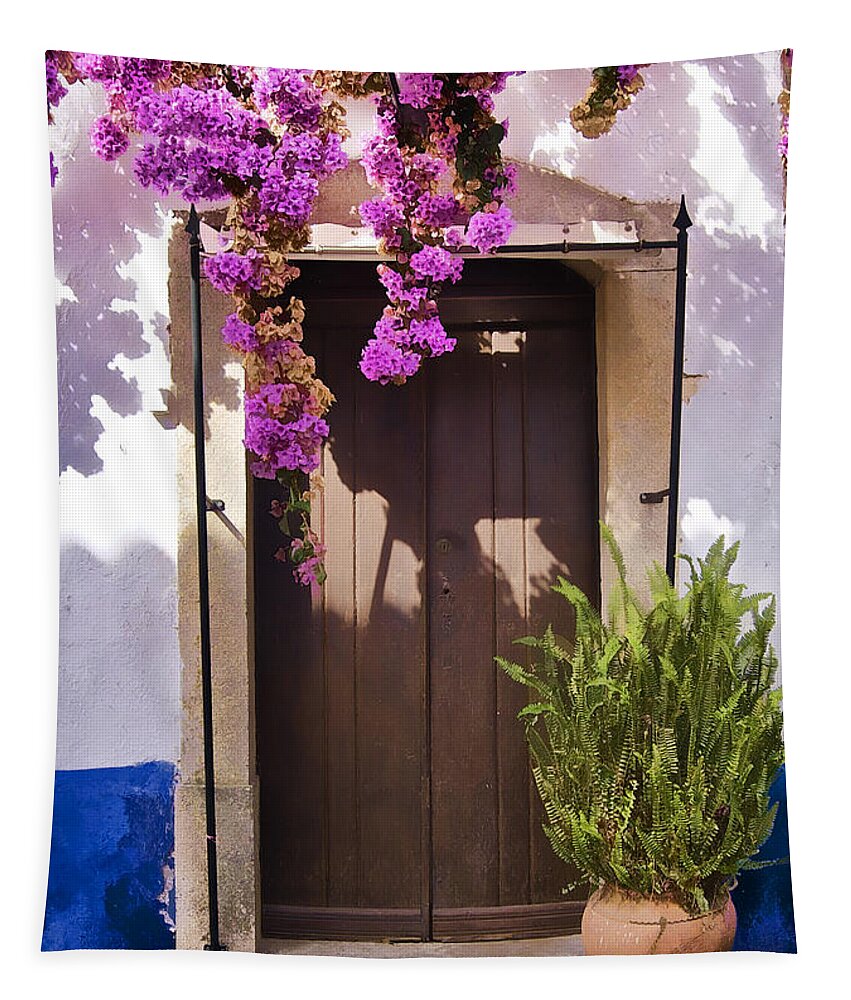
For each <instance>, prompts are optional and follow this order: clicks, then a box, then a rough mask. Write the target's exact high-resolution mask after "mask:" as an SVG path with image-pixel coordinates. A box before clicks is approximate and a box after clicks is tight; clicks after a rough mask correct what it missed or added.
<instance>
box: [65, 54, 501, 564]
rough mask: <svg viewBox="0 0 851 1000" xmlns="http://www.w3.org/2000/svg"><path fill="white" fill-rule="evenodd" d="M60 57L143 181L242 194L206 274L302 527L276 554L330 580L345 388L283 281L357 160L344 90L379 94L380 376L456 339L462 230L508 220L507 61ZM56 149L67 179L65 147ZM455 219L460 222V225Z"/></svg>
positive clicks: (164, 187) (105, 133) (107, 152)
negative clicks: (326, 445)
mask: <svg viewBox="0 0 851 1000" xmlns="http://www.w3.org/2000/svg"><path fill="white" fill-rule="evenodd" d="M46 74H47V103H48V118H49V119H51V118H52V111H53V109H54V108H55V107H57V106H58V105H59V103H60V102H61V101H62V99H63V98H64V97H65V95H66V94H67V93H68V90H69V88H70V87H71V86H72V85H73V84H75V83H77V82H80V81H91V82H92V83H96V84H99V85H100V86H101V87H102V88H103V91H104V94H105V96H106V111H105V113H104V114H103V115H101V116H100V117H99V118H98V119H97V120H96V121H95V122H93V124H92V127H91V131H90V144H91V148H92V151H93V152H94V153H95V154H96V155H97V156H99V157H100V158H101V159H103V160H106V161H113V160H116V159H118V158H119V157H121V156H122V155H124V154H125V153H126V152H127V151H128V150H130V149H131V147H132V149H133V157H134V159H133V171H134V174H135V176H136V179H137V180H138V181H139V183H140V184H141V185H142V186H144V187H151V188H153V189H155V190H156V191H158V192H160V193H161V194H172V193H177V194H178V195H179V196H181V197H182V198H184V199H185V200H186V201H187V202H194V201H196V200H212V201H213V202H217V201H224V202H229V208H228V211H227V216H226V222H225V229H224V234H223V238H224V242H223V245H222V247H221V248H220V249H219V250H218V251H217V252H216V253H215V254H213V255H211V256H210V257H209V258H208V259H207V260H206V263H205V273H206V276H207V278H208V280H209V281H210V283H211V284H212V285H213V286H214V287H215V288H217V289H218V290H219V291H221V292H223V293H225V294H227V295H230V296H232V297H233V299H234V301H235V309H234V311H233V312H232V313H231V314H230V315H229V316H228V317H227V319H226V321H225V324H224V326H223V328H222V337H223V339H224V341H225V343H227V344H228V345H229V346H230V347H231V348H232V349H233V350H234V351H236V352H237V353H238V354H239V355H240V357H241V359H242V362H243V365H244V368H245V445H246V448H247V449H248V450H249V451H250V452H252V453H253V455H254V460H253V461H252V463H251V466H250V467H251V471H252V473H253V474H254V475H255V476H258V477H261V478H267V479H275V480H277V481H278V482H279V483H280V485H281V487H282V489H283V491H284V493H283V496H282V498H280V499H277V500H275V501H274V503H273V504H272V508H271V510H270V514H272V516H274V517H275V518H276V519H277V520H278V523H279V525H280V527H281V530H282V531H283V532H284V534H286V535H287V536H289V538H290V542H289V545H288V546H282V547H281V548H279V549H278V551H277V552H276V554H275V555H276V558H278V559H280V560H282V561H289V562H290V563H292V565H293V569H294V574H295V577H296V579H297V580H298V581H299V582H300V583H303V584H310V583H312V582H316V583H322V582H323V580H324V578H325V569H324V566H323V562H322V557H323V554H324V547H323V545H322V543H321V541H320V539H319V538H318V536H317V534H316V533H315V531H314V530H313V528H312V526H311V521H310V511H311V501H312V500H313V499H315V497H316V495H317V493H318V491H320V490H321V489H322V480H321V476H320V475H319V472H318V469H319V463H320V455H321V447H322V443H323V441H324V440H325V439H326V438H327V436H328V424H327V422H326V420H325V415H326V413H327V411H328V408H329V407H330V405H331V403H332V402H333V398H334V397H333V395H332V394H331V392H330V390H329V389H328V388H327V387H326V386H325V385H324V384H323V383H322V381H321V380H320V379H318V378H317V377H316V365H315V361H314V359H313V358H311V357H310V356H309V355H307V354H306V352H305V351H304V350H303V349H302V347H301V341H302V336H303V330H302V321H303V319H304V305H303V303H302V302H301V301H300V300H299V299H297V298H296V297H295V296H287V294H286V289H287V288H288V286H289V285H290V284H291V283H292V282H293V281H294V280H295V279H296V278H297V277H298V274H299V272H298V269H297V268H295V267H293V266H292V265H290V264H289V262H288V255H289V254H292V253H294V252H297V251H298V250H301V249H302V248H303V247H304V246H305V245H306V244H307V243H308V242H309V239H310V229H309V219H310V217H311V214H312V210H313V207H314V205H315V203H316V199H317V197H318V194H319V190H320V186H321V184H322V182H323V181H324V180H325V179H327V178H328V177H330V176H331V175H332V174H334V173H336V172H338V171H339V170H341V169H343V168H344V167H345V166H346V164H347V158H346V155H345V153H344V152H343V149H342V140H343V138H344V137H345V135H346V134H347V132H346V129H345V124H344V123H345V112H344V109H343V107H342V105H341V104H340V103H339V101H338V100H337V99H336V98H338V97H365V96H367V95H370V94H371V95H375V97H376V100H377V103H378V126H379V127H378V133H377V135H376V136H375V138H374V139H373V140H372V141H371V143H370V144H369V145H368V149H367V152H366V153H365V155H364V168H365V170H366V172H367V176H368V177H369V179H370V181H371V182H372V183H374V184H376V185H377V186H378V187H379V188H380V189H381V190H382V192H383V196H382V197H381V198H379V199H375V200H374V201H372V202H369V203H367V204H366V205H364V206H362V208H361V214H362V217H363V219H364V221H365V222H366V223H367V224H368V225H370V226H372V228H373V230H374V231H375V233H376V235H377V236H378V238H379V240H380V242H381V249H383V250H384V251H385V252H386V253H387V254H389V255H390V256H391V257H392V258H393V259H392V260H391V261H390V262H388V263H386V264H383V265H381V266H380V268H379V274H380V277H381V280H382V283H383V284H384V286H385V288H386V289H387V293H388V298H389V300H390V305H389V306H388V308H387V310H385V314H384V316H382V317H381V319H380V320H379V322H378V323H377V324H376V330H375V337H374V339H373V340H371V341H370V342H369V344H367V346H366V348H365V349H364V354H363V357H362V360H361V369H362V371H363V372H364V374H365V375H366V376H367V377H368V378H373V379H376V380H378V381H382V382H390V381H392V382H403V381H404V380H405V378H407V377H408V376H409V375H411V374H413V373H414V372H415V371H416V370H417V368H418V367H419V365H420V362H421V360H422V358H424V357H430V356H436V355H439V354H441V353H443V352H445V351H447V350H451V349H452V348H453V347H454V340H453V338H451V337H448V336H447V335H446V331H445V330H444V328H443V326H442V324H441V322H440V319H439V316H438V312H437V297H438V295H439V292H440V288H441V287H442V285H443V283H444V282H445V281H457V280H458V279H459V278H460V276H461V270H462V260H461V257H460V255H459V254H458V252H457V249H458V246H459V244H460V242H461V241H462V240H464V241H466V243H467V244H468V245H470V246H472V247H474V248H475V249H478V250H479V251H480V252H485V253H486V252H490V251H492V250H494V249H495V248H496V247H497V246H499V245H501V244H502V243H504V242H505V240H506V239H507V237H508V234H509V233H510V231H511V227H512V221H511V214H510V212H509V210H508V209H507V207H506V206H505V205H504V204H503V202H504V199H505V198H507V197H508V196H510V194H511V193H512V192H513V189H514V174H513V168H512V167H511V166H510V165H509V164H505V163H503V161H502V157H501V154H500V148H499V146H500V142H501V141H502V139H503V138H504V136H505V133H506V129H507V122H502V123H499V122H497V121H496V119H495V117H494V115H493V111H494V104H493V95H494V94H496V93H499V92H500V91H501V90H502V89H503V88H504V86H505V82H506V80H507V78H508V77H509V76H510V75H511V74H509V73H481V74H459V75H452V74H446V75H440V76H435V75H430V74H403V75H401V76H400V79H399V85H398V91H394V89H393V87H392V78H391V77H389V76H388V75H386V74H377V73H344V72H336V71H317V72H312V71H309V70H276V69H265V70H264V69H256V68H253V67H248V66H222V65H217V64H210V63H187V62H171V61H167V60H153V59H128V58H119V57H113V56H96V55H90V54H86V53H71V52H56V51H50V52H48V53H47V54H46ZM50 165H51V183H55V180H56V176H57V168H56V166H55V164H54V161H53V157H52V155H51V161H50ZM452 224H456V225H457V226H463V227H464V231H463V232H462V230H461V229H460V228H456V229H452V230H449V229H448V227H449V226H451V225H452ZM306 479H308V482H307V483H306V482H305V480H306ZM293 522H295V523H293Z"/></svg>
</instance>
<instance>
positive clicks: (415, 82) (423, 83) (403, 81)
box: [397, 73, 443, 108]
mask: <svg viewBox="0 0 851 1000" xmlns="http://www.w3.org/2000/svg"><path fill="white" fill-rule="evenodd" d="M397 80H398V82H399V100H400V101H401V102H402V103H403V104H408V105H410V106H411V107H412V108H427V107H428V106H429V105H430V104H435V103H436V102H437V101H438V100H439V99H440V95H441V91H442V90H443V81H442V80H441V79H440V77H437V76H435V75H434V74H433V73H399V74H398V76H397Z"/></svg>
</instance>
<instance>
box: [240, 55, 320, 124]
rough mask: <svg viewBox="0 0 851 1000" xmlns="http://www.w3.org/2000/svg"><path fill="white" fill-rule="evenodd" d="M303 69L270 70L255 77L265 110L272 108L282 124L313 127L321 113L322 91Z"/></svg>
mask: <svg viewBox="0 0 851 1000" xmlns="http://www.w3.org/2000/svg"><path fill="white" fill-rule="evenodd" d="M309 77H310V71H309V70H303V69H267V70H265V71H262V72H258V73H257V74H256V75H255V80H254V98H255V100H256V101H257V105H258V107H260V108H263V109H264V110H265V109H266V108H271V109H272V110H274V112H275V117H276V118H277V119H278V121H279V122H280V123H281V125H288V126H296V127H300V128H304V129H314V128H316V126H317V124H318V123H319V119H320V117H321V115H322V91H321V90H319V88H318V87H315V86H314V85H313V84H312V83H311V81H310V79H309Z"/></svg>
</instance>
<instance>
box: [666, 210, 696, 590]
mask: <svg viewBox="0 0 851 1000" xmlns="http://www.w3.org/2000/svg"><path fill="white" fill-rule="evenodd" d="M691 225H692V221H691V219H690V218H689V214H688V211H687V210H686V199H685V195H683V196H682V198H681V199H680V210H679V212H677V217H676V219H675V220H674V228H675V229H676V230H677V243H676V246H677V286H676V300H675V302H676V304H675V307H674V364H673V383H672V386H671V462H670V471H669V474H668V489H669V493H668V543H667V547H666V551H665V572H666V573H667V574H668V579H669V580H670V581H671V583H674V582H675V574H676V558H677V528H678V525H679V517H678V515H679V500H680V431H681V428H682V420H683V359H684V355H685V340H686V278H687V270H686V268H687V263H688V231H689V227H690V226H691Z"/></svg>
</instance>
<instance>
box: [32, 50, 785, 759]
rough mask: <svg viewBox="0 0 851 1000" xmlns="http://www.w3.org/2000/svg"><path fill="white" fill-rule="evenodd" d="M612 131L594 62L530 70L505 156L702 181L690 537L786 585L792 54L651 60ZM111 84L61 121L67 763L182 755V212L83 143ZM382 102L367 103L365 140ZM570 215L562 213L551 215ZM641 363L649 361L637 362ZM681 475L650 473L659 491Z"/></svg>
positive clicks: (624, 189)
mask: <svg viewBox="0 0 851 1000" xmlns="http://www.w3.org/2000/svg"><path fill="white" fill-rule="evenodd" d="M645 77H646V80H647V87H646V88H645V89H644V90H643V91H642V92H641V93H640V94H639V95H638V97H637V99H636V100H635V102H634V105H633V107H632V108H631V109H629V110H627V111H625V112H623V113H621V115H620V116H619V118H618V121H617V123H616V125H615V127H614V129H613V131H612V132H611V133H610V134H609V135H606V136H603V137H601V138H599V139H596V140H586V139H584V138H582V137H581V136H579V135H578V134H577V133H575V132H574V131H573V129H572V127H571V126H570V124H569V121H568V112H569V110H570V108H571V107H572V106H573V104H575V103H576V101H577V100H579V99H580V98H581V97H582V95H583V93H584V90H585V87H586V83H587V80H588V72H587V71H584V70H583V71H563V72H553V73H534V74H529V75H527V76H524V77H520V78H516V79H514V80H512V81H511V83H510V84H509V88H508V90H507V91H506V93H505V94H503V95H502V96H501V97H500V98H499V111H500V113H501V114H503V115H504V116H507V117H508V118H509V119H510V125H511V128H510V134H509V138H508V140H507V143H506V150H505V151H506V152H507V154H508V155H509V156H510V157H512V158H515V159H520V160H528V161H530V162H532V163H535V164H537V165H539V166H543V167H548V168H550V169H553V170H557V171H560V172H562V173H563V174H565V175H566V176H569V177H574V178H577V179H580V180H583V181H585V182H586V183H589V184H591V185H593V186H595V187H598V188H600V189H603V190H605V191H607V192H609V193H612V194H615V195H620V196H625V197H629V198H630V199H634V200H638V201H663V200H665V201H671V200H673V201H675V200H677V199H678V198H679V196H680V194H682V193H684V194H685V195H686V198H687V201H688V205H689V209H690V212H691V215H692V218H693V219H694V222H695V225H694V227H693V228H692V230H691V247H690V261H689V263H690V267H689V270H690V280H689V289H688V316H687V345H686V371H687V372H688V373H690V374H694V375H700V376H703V377H702V378H700V379H699V380H696V383H697V391H696V392H695V394H694V396H693V397H692V398H691V401H690V402H689V403H688V405H687V406H686V408H685V413H684V422H683V440H682V485H681V513H682V514H683V519H682V525H681V530H682V539H683V550H684V551H687V552H690V553H693V554H698V555H699V554H702V553H703V551H705V549H706V546H707V545H708V544H709V542H710V541H712V540H713V539H714V538H715V536H716V535H717V534H719V533H720V532H722V531H723V532H724V533H725V534H727V536H728V537H729V538H731V539H732V538H738V539H740V540H741V541H742V552H741V556H740V561H739V564H738V570H737V574H738V577H739V579H740V580H742V581H743V582H745V583H746V584H747V585H748V586H749V587H750V588H752V589H754V590H770V591H775V592H776V591H777V590H778V588H779V564H778V525H779V516H778V501H779V494H778V473H779V457H780V361H781V331H782V323H781V316H782V305H783V296H782V284H783V206H782V177H781V172H780V164H779V159H778V157H777V155H776V152H775V148H774V147H775V143H776V141H777V137H778V127H779V110H778V108H777V105H776V98H777V95H778V93H779V90H780V73H779V67H778V60H777V53H767V54H763V55H758V56H743V57H739V58H731V59H723V60H712V61H706V62H701V63H693V64H679V63H677V64H669V65H654V66H652V67H650V68H649V69H648V70H646V71H645ZM97 107H99V97H98V94H97V90H96V88H91V89H89V88H87V87H81V86H76V87H74V88H73V89H72V91H71V93H70V95H69V96H68V97H67V98H66V100H65V102H64V103H63V104H62V106H61V107H60V109H59V111H58V113H57V116H56V118H57V121H56V124H55V125H54V126H53V127H52V133H51V134H52V140H51V141H52V148H53V149H54V154H55V157H56V161H57V165H58V166H59V169H60V175H59V179H58V181H57V184H56V188H55V190H54V212H55V222H56V253H57V302H58V310H59V312H58V316H59V384H60V410H59V413H60V456H61V458H62V463H63V471H62V474H61V491H60V496H61V526H62V529H61V530H62V538H61V542H62V580H61V590H60V608H61V641H60V685H59V688H60V698H59V735H58V746H57V767H58V768H62V769H72V768H88V767H103V766H119V765H125V764H131V763H137V762H139V761H144V760H166V761H175V760H176V759H177V753H178V743H179V700H178V677H179V653H178V645H177V631H176V567H175V558H176V549H177V538H176V534H177V520H176V502H177V490H176V486H175V456H176V451H177V441H176V435H177V434H179V433H182V432H181V431H179V430H173V429H168V428H167V427H163V426H162V425H161V424H160V423H159V422H158V421H157V419H156V418H155V417H154V416H153V413H154V412H155V411H158V410H162V409H163V408H164V407H163V401H162V397H161V390H165V389H167V388H168V386H169V384H170V373H169V362H168V355H167V336H168V334H167V323H168V298H167V288H166V280H167V246H168V237H169V232H170V225H171V223H170V222H169V220H168V212H167V209H168V205H166V204H164V203H161V202H160V201H158V200H157V198H156V197H154V196H152V194H151V193H150V192H146V191H144V190H141V189H139V188H138V187H137V186H136V185H135V184H134V183H133V181H132V177H131V176H130V171H129V154H128V156H125V157H124V158H123V159H122V160H121V161H119V163H117V164H105V163H102V162H101V161H99V160H97V159H95V158H94V157H93V156H92V155H91V154H90V153H89V151H88V139H87V135H86V132H87V128H88V123H89V122H90V121H91V120H92V118H93V117H94V115H95V114H96V109H97ZM369 120H370V114H369V110H368V107H364V106H361V107H359V108H358V109H357V112H356V113H355V114H353V115H352V118H351V125H352V126H353V131H354V135H353V137H352V139H351V140H350V141H349V151H350V154H351V155H353V156H356V155H357V154H358V153H359V150H360V148H361V146H362V143H363V139H364V134H365V133H364V130H365V129H368V127H369ZM554 221H567V220H554ZM636 375H637V377H640V373H636ZM665 485H666V484H665V483H648V484H647V488H648V489H659V488H662V487H663V486H665Z"/></svg>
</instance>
